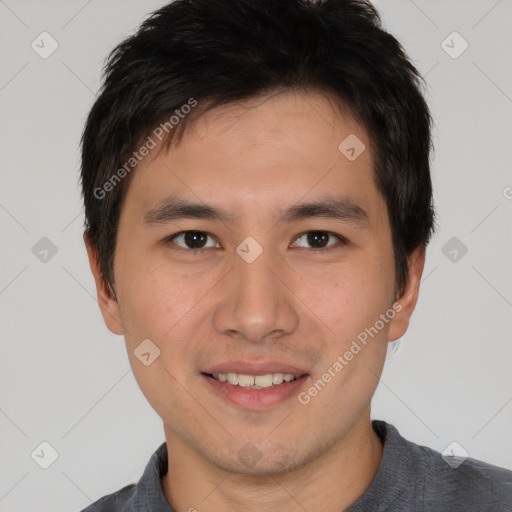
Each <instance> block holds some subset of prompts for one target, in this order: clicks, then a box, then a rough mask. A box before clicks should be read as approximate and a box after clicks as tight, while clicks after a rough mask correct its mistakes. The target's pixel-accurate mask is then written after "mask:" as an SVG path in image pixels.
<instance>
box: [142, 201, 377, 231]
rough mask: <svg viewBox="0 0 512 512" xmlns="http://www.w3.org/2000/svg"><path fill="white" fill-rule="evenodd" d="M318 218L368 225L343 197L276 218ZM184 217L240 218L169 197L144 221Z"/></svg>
mask: <svg viewBox="0 0 512 512" xmlns="http://www.w3.org/2000/svg"><path fill="white" fill-rule="evenodd" d="M315 217H323V218H329V219H334V220H340V221H344V222H348V223H350V224H354V225H357V226H359V227H365V226H368V225H369V218H368V214H367V213H366V211H365V210H364V209H363V208H361V207H360V206H359V205H357V204H356V203H354V201H352V200H351V199H349V198H347V197H344V196H336V197H326V198H321V199H316V200H313V201H310V202H300V203H297V204H294V205H291V206H289V207H288V208H286V209H285V210H283V209H282V208H279V209H278V212H277V215H276V216H275V218H274V220H275V221H276V223H278V222H286V223H290V222H296V221H299V220H304V219H308V218H315ZM182 219H211V220H220V221H222V222H231V223H233V222H235V221H236V220H237V217H236V216H235V215H233V214H232V213H229V212H227V211H226V210H224V209H222V208H218V207H215V206H210V205H207V204H204V203H203V204H201V203H193V202H190V201H188V200H185V199H180V198H177V197H169V198H167V199H165V200H164V201H162V202H161V203H160V204H159V205H158V206H157V207H156V208H153V209H151V210H149V211H148V212H147V213H146V214H145V216H144V224H146V225H159V224H166V223H170V222H173V221H177V220H182Z"/></svg>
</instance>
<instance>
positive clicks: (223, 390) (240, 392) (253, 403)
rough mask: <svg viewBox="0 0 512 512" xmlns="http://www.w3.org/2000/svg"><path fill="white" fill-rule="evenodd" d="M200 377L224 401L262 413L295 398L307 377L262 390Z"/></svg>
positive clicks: (204, 376)
mask: <svg viewBox="0 0 512 512" xmlns="http://www.w3.org/2000/svg"><path fill="white" fill-rule="evenodd" d="M202 377H203V378H204V379H205V380H206V383H207V384H208V385H209V386H210V389H212V390H213V391H214V393H216V394H217V395H219V396H220V397H222V398H224V399H225V400H228V401H229V402H231V403H233V404H235V405H238V406H240V407H242V408H243V409H248V410H252V411H262V410H264V409H269V408H270V407H273V406H275V405H278V404H280V403H281V402H284V401H285V400H287V399H288V398H290V397H292V396H297V395H298V394H299V392H300V389H301V388H302V387H303V386H304V385H305V383H306V381H307V379H308V377H309V375H307V374H306V375H303V376H302V377H300V378H298V379H296V380H292V381H291V382H283V383H282V384H278V385H276V386H271V387H269V388H263V389H252V388H243V387H241V386H233V385H232V384H229V383H227V382H220V381H219V380H217V379H214V378H213V377H209V376H208V375H205V374H202Z"/></svg>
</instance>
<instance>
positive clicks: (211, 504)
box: [86, 92, 425, 512]
mask: <svg viewBox="0 0 512 512" xmlns="http://www.w3.org/2000/svg"><path fill="white" fill-rule="evenodd" d="M349 134H355V135H356V136H357V137H358V138H359V139H360V140H361V141H362V142H363V143H364V144H365V146H366V150H365V151H363V153H362V154H361V155H360V156H359V157H358V158H357V159H356V160H355V161H352V162H351V161H349V160H348V159H347V158H345V156H344V155H343V154H341V152H340V151H339V150H338V145H339V144H340V143H341V141H343V140H344V139H345V138H346V137H347V136H348V135H349ZM371 148H372V143H371V141H370V139H369V137H368V135H367V133H366V131H365V129H364V128H363V127H362V126H361V125H359V124H358V123H357V122H356V121H354V120H353V119H352V118H351V117H350V116H348V115H341V114H340V111H339V110H338V109H336V108H335V107H334V102H333V100H332V98H329V97H328V96H326V95H324V94H321V93H319V92H308V93H281V94H274V95H271V96H267V97H265V98H259V99H255V98H253V99H251V100H248V101H244V102H242V103H238V104H230V105H227V106H224V107H220V108H217V109H216V110H214V111H211V112H209V113H206V114H204V115H203V116H201V117H199V118H198V120H197V121H196V122H195V123H194V124H192V125H191V128H190V129H189V130H188V131H187V132H186V135H185V138H184V139H183V141H182V142H181V144H180V145H178V146H177V147H173V148H172V149H171V151H170V152H168V153H166V152H161V153H156V152H155V151H153V154H152V155H150V156H148V157H147V158H145V159H144V160H143V161H142V162H141V163H140V164H139V166H138V168H137V170H136V171H135V174H134V175H133V181H132V183H131V184H130V187H129V189H128V193H127V196H126V202H125V204H124V206H123V209H122V212H121V218H120V223H119V231H118V235H117V236H118V238H117V245H116V251H115V259H114V274H115V291H116V296H117V299H116V298H114V297H113V296H112V295H111V294H110V293H109V291H108V288H107V287H106V285H105V283H104V281H103V279H102V276H101V273H100V271H99V267H98V261H97V257H96V253H95V251H94V250H93V247H92V246H91V244H90V243H89V242H88V240H87V239H86V246H87V251H88V255H89V261H90V265H91V269H92V272H93V274H94V277H95V281H96V286H97V294H98V302H99V305H100V308H101V311H102V314H103V317H104V320H105V323H106V325H107V327H108V328H109V329H110V330H111V331H112V332H114V333H116V334H119V335H124V336H125V340H126V347H127V351H128V356H129V359H130V363H131V365H132V369H133V373H134V376H135V378H136V380H137V382H138V384H139V385H140V388H141V390H142V392H143V393H144V395H145V396H146V398H147V399H148V401H149V403H150V404H151V406H152V407H153V408H154V409H155V411H156V412H157V413H158V414H159V415H160V417H161V418H162V420H163V422H164V431H165V438H166V442H167V447H168V453H169V461H170V463H169V472H168V473H167V475H166V476H165V477H164V478H163V480H162V486H163V489H164V493H165V496H166V498H167V500H168V501H169V503H170V504H171V505H172V506H173V507H174V509H175V510H176V511H177V512H182V511H187V510H189V509H190V508H192V507H193V508H195V509H196V510H198V511H199V512H203V511H205V512H208V511H211V512H213V511H217V512H219V511H221V512H222V511H228V510H241V511H246V510H247V511H249V510H258V511H271V510H272V511H275V510H280V511H282V512H288V511H296V510H303V509H305V510H322V511H333V512H334V511H340V510H342V509H345V508H347V507H348V506H349V505H350V504H351V503H353V502H354V501H355V500H356V499H357V498H358V497H359V496H361V495H362V494H363V493H364V491H365V490H366V489H367V488H368V487H369V485H370V484H371V481H372V480H373V478H374V476H375V474H376V472H377V470H378V467H379V464H380V462H381V459H382V444H381V442H380V440H379V438H378V437H377V435H376V434H375V433H374V431H373V429H372V427H371V422H370V401H371V398H372V395H373V394H374V391H375V388H376V386H377V384H378V377H379V376H380V374H381V371H382V368H383V364H384V360H385V356H386V349H387V343H388V341H392V340H395V339H397V338H399V337H401V336H402V335H403V334H404V333H405V331H406V330H407V327H408V323H409V318H410V316H411V314H412V312H413V309H414V307H415V305H416V301H417V297H418V289H419V282H420V278H421V274H422V271H423V265H424V259H425V251H424V248H423V247H419V248H418V249H417V250H415V251H414V252H413V253H412V254H411V256H410V271H409V276H408V281H407V285H406V287H405V289H404V290H403V293H402V295H401V297H400V298H399V299H398V302H399V303H400V305H401V310H400V312H399V313H397V314H396V315H395V316H394V318H393V319H392V320H390V321H389V323H386V324H385V327H384V328H383V329H382V330H380V331H379V333H378V335H377V336H375V337H374V338H373V339H371V341H370V342H369V343H368V344H367V345H366V346H365V347H364V348H363V349H362V350H361V351H360V352H359V353H358V354H357V355H356V356H354V358H353V359H352V360H351V361H350V362H349V363H348V364H347V365H346V366H345V367H344V368H343V370H342V371H341V372H339V373H337V374H336V377H335V378H333V379H332V380H331V382H329V383H328V385H326V386H325V388H324V389H323V390H322V391H321V392H319V393H318V394H317V396H315V397H313V398H311V400H310V402H309V403H308V404H307V405H303V404H301V403H300V402H299V401H298V400H297V397H296V396H294V397H292V398H290V399H287V400H286V401H284V402H282V403H280V404H278V405H276V406H274V407H272V408H269V409H265V410H261V411H260V410H258V411H250V410H244V409H243V408H241V407H239V406H236V405H234V404H231V403H228V402H227V401H225V400H224V399H222V398H220V397H218V396H217V395H216V394H214V393H213V392H212V391H211V390H210V389H209V388H208V386H207V385H206V384H205V382H204V377H203V376H202V375H201V371H203V370H204V369H205V368H208V367H209V366H211V365H212V364H217V363H220V362H224V361H229V360H235V359H251V360H261V359H265V358H267V359H277V360H279V361H283V362H286V363H289V364H292V365H294V366H297V367H299V368H303V369H305V370H306V371H307V372H308V373H309V377H308V378H307V383H305V384H304V387H303V388H302V389H301V390H307V388H308V387H309V386H311V385H312V383H314V382H315V381H316V380H317V379H318V378H320V376H321V375H322V374H323V373H324V372H325V371H326V370H327V369H328V368H329V367H331V366H332V365H333V363H334V362H335V361H336V359H337V357H338V356H339V355H340V354H343V353H344V352H345V351H346V350H347V349H348V348H349V347H350V344H351V342H352V340H354V339H356V337H357V335H358V334H359V333H360V332H362V331H364V329H365V328H368V327H370V326H373V325H374V324H375V322H376V320H378V319H379V315H381V314H383V313H385V312H386V310H388V309H389V308H391V307H392V305H393V303H394V302H395V296H394V291H395V289H394V288H395V286H394V285H395V274H394V259H393V247H392V241H391V228H390V224H389V218H388V214H387V209H386V204H385V201H384V198H383V197H382V195H381V194H380V193H379V192H378V190H377V188H376V186H375V182H374V176H373V171H372V151H371ZM329 170H330V171H329ZM333 192H337V193H339V194H342V195H344V196H345V197H347V198H350V199H351V200H352V201H353V202H355V203H356V204H358V205H359V206H360V207H361V208H363V209H364V210H365V211H366V213H367V215H368V224H367V225H366V226H361V225H355V224H352V223H349V222H346V221H343V220H337V219H329V218H310V219H304V220H300V221H297V222H292V223H287V224H285V223H277V224H276V222H275V220H274V218H273V215H274V214H275V212H276V211H278V210H279V209H280V208H285V207H286V206H289V205H292V204H294V203H297V202H299V201H306V200H312V199H318V198H322V197H324V196H326V195H332V194H333ZM170 194H176V195H178V196H180V197H182V198H185V199H189V200H192V201H195V202H204V203H208V204H211V205H214V206H219V207H223V208H224V209H226V210H228V211H229V212H230V213H232V214H234V215H237V217H238V218H237V220H236V221H232V222H221V221H219V220H212V219H207V220H204V219H201V220H197V219H184V220H179V221H175V222H173V223H170V224H167V225H156V226H147V225H144V222H143V218H144V215H145V213H146V212H147V211H148V210H149V209H151V208H154V207H155V206H156V205H158V204H159V202H160V201H162V200H163V199H165V198H166V197H168V196H169V195H170ZM186 230H197V231H203V232H206V233H208V234H210V235H211V236H212V237H211V238H208V239H207V241H206V242H205V243H206V245H207V246H208V247H207V248H205V249H202V252H200V251H198V250H197V249H193V248H189V247H190V245H188V246H187V245H186V243H185V241H184V240H183V238H181V239H174V244H173V243H172V242H171V241H166V239H167V238H168V237H169V236H171V235H174V234H176V233H179V232H182V231H186ZM312 230H314V231H326V232H330V233H334V234H336V235H341V236H343V237H345V238H346V239H347V240H348V241H349V243H348V244H346V245H342V244H341V243H340V241H339V239H337V238H336V237H335V236H334V237H333V238H331V239H329V241H328V245H329V246H330V250H329V251H327V252H323V253H322V252H318V248H316V247H318V246H316V247H315V246H312V245H311V243H308V240H307V238H306V237H301V235H302V234H304V233H307V232H308V231H312ZM248 236H251V237H253V238H254V239H255V240H257V242H258V243H259V244H260V246H261V247H262V248H263V252H262V254H261V255H260V256H259V257H258V258H257V259H256V260H255V261H254V262H253V263H251V264H248V263H247V262H246V261H244V260H243V259H242V258H241V257H240V256H239V255H238V254H237V253H236V251H235V250H236V248H237V246H238V245H239V244H240V243H241V242H242V240H244V239H245V238H246V237H248ZM180 249H181V250H180ZM146 338H149V339H151V340H152V341H153V342H154V343H155V345H157V346H158V347H159V349H160V351H161V353H160V356H159V357H158V358H157V359H156V360H155V361H154V362H153V363H152V364H151V365H149V366H144V365H143V364H141V362H140V361H139V360H138V359H137V358H136V357H135V355H134V350H135V349H136V347H137V346H138V345H139V344H140V343H141V341H142V340H144V339H146ZM249 442H250V443H252V444H253V445H254V446H255V447H257V449H258V450H259V453H261V458H260V459H259V460H258V461H257V463H256V464H255V465H254V466H253V467H250V468H249V467H247V465H244V464H243V463H242V461H240V459H239V458H238V457H237V453H238V452H239V450H240V449H242V448H243V447H244V446H245V445H246V444H247V443H249ZM302 507H303V508H302Z"/></svg>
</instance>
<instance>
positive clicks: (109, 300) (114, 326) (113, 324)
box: [84, 233, 124, 335]
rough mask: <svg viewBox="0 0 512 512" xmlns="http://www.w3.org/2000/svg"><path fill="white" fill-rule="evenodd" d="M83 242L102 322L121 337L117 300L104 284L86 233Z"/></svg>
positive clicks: (92, 246)
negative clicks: (94, 284)
mask: <svg viewBox="0 0 512 512" xmlns="http://www.w3.org/2000/svg"><path fill="white" fill-rule="evenodd" d="M84 242H85V248H86V250H87V256H88V258H89V266H90V267H91V272H92V274H93V276H94V282H95V283H96V295H97V298H98V305H99V306H100V310H101V314H102V315H103V320H104V321H105V324H106V325H107V327H108V329H109V330H110V331H111V332H113V333H114V334H119V335H122V334H124V329H123V327H122V324H121V316H120V314H119V305H118V303H117V299H116V297H115V295H114V294H113V293H112V290H111V289H110V287H109V286H108V285H107V283H106V282H105V279H104V277H103V275H102V273H101V270H100V264H99V259H98V252H97V250H96V247H95V246H94V244H93V243H92V242H91V241H90V239H89V238H88V237H87V234H86V233H84Z"/></svg>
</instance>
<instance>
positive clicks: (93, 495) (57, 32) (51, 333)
mask: <svg viewBox="0 0 512 512" xmlns="http://www.w3.org/2000/svg"><path fill="white" fill-rule="evenodd" d="M164 3H165V2H163V1H160V0H159V1H157V0H151V1H150V0H144V1H141V0H138V1H134V0H132V1H126V0H124V1H117V0H116V1H114V0H101V1H100V0H91V1H86V0H79V1H78V0H77V1H75V0H73V1H69V0H68V1H64V0H62V1H56V0H53V1H40V0H39V1H28V0H0V26H1V32H0V38H1V40H0V42H1V46H0V52H1V58H2V60H1V62H2V66H1V67H0V108H1V125H0V130H1V131H0V143H1V148H2V153H1V154H2V166H1V171H0V176H1V184H0V227H1V233H2V245H1V265H0V319H1V324H0V325H1V358H0V511H8V512H29V511H30V512H40V511H51V512H61V511H62V512H64V511H67V512H68V511H72V510H79V509H82V508H84V507H85V506H86V505H88V504H90V503H91V501H95V500H97V499H98V498H100V497H101V496H103V495H105V494H107V493H111V492H114V491H116V490H118V489H120V488H121V487H123V486H125V485H127V484H129V483H133V482H136V481H137V480H138V478H139V477H140V476H141V474H142V471H143V469H144V467H145V465H146V463H147V461H148V460H149V457H150V455H151V454H152V453H153V451H154V450H155V449H156V448H157V446H158V445H159V444H160V443H161V442H163V441H164V434H163V428H162V423H161V420H160V418H159V417H158V416H157V415H156V413H155V412H154V411H153V410H152V409H151V408H150V406H149V405H148V404H147V403H146V400H145V398H144V396H143V395H142V393H141V392H140V391H139V389H138V386H137V384H136V382H135V380H134V378H133V374H132V372H131V369H130V367H129V363H128V358H127V354H126V349H125V346H124V340H123V338H122V337H119V336H115V335H113V334H111V333H110V332H109V331H108V330H107V328H106V327H105V325H104V323H103V319H102V317H101V315H100V311H99V307H98V305H97V302H96V295H95V288H94V281H93V278H92V274H91V273H90V270H89V267H88V262H87V257H86V252H85V248H84V245H83V242H82V223H83V213H82V206H81V201H80V189H79V186H78V168H79V150H78V144H79V139H80V135H81V130H82V127H83V123H84V120H85V116H86V114H87V112H88V110H89V109H90V107H91V106H92V103H93V101H94V98H95V94H96V91H97V90H98V88H99V85H100V71H101V66H102V63H103V59H104V58H105V57H106V55H107V53H108V52H109V51H110V50H111V49H112V48H113V47H114V46H115V44H117V43H119V42H120V41H121V39H122V38H124V37H125V36H127V35H129V34H131V33H133V31H134V30H135V29H136V27H137V26H138V25H139V23H140V22H141V21H142V20H143V19H144V17H145V16H146V15H147V14H148V13H149V12H150V11H152V10H154V9H155V8H157V7H159V6H161V5H163V4H164ZM375 4H376V6H377V7H378V8H379V9H380V10H381V13H382V16H383V21H384V24H385V25H386V27H387V28H389V29H390V30H391V31H392V32H393V33H394V34H395V36H396V37H398V39H399V40H400V41H401V42H402V44H403V45H404V47H405V49H406V50H407V52H408V53H409V54H410V56H411V58H412V59H413V61H414V62H415V64H416V65H417V67H418V68H419V70H420V71H421V72H422V73H423V74H424V75H426V79H427V82H428V92H427V98H428V100H429V102H430V105H431V109H432V112H433V115H434V118H435V123H436V126H435V132H434V141H435V144H436V152H435V156H434V160H433V180H434V186H435V198H436V203H437V212H438V224H439V230H438V233H437V235H436V236H435V239H434V240H433V242H432V243H431V245H430V246H429V248H428V252H427V262H426V268H425V273H424V279H423V282H422V285H421V291H420V299H419V302H418V305H417V309H416V312H415V314H414V316H413V319H412V324H411V326H410V329H409V331H408V333H407V334H406V336H404V337H403V338H402V340H401V343H400V344H399V345H398V350H397V351H396V353H393V354H392V356H391V357H390V360H389V362H388V364H387V366H386V368H385V371H384V373H383V376H382V379H381V383H380V385H379V387H378V390H377V393H376V396H375V399H374V402H373V417H374V418H380V419H384V420H387V421H390V422H391V423H393V424H394V425H395V426H397V428H398V429H399V431H400V432H401V433H402V435H404V436H405V437H407V438H409V439H411V440H413V441H415V442H417V443H419V444H425V445H427V446H431V447H433V448H435V449H437V450H439V451H443V450H444V449H445V448H446V447H447V446H449V445H450V443H452V442H453V441H456V442H457V443H459V444H460V445H461V446H462V447H463V448H464V449H465V450H466V451H467V452H468V453H469V455H470V456H471V457H474V458H477V459H482V460H485V461H487V462H491V463H493V464H496V465H499V466H505V467H508V468H511V469H512V443H511V441H510V432H511V430H512V429H511V427H512V404H511V401H512V372H511V371H510V370H511V364H510V362H511V356H512V348H511V344H510V340H511V334H512V325H511V308H512V286H511V284H512V279H511V277H512V269H511V265H510V261H512V259H511V255H512V243H511V237H510V234H511V233H512V230H511V227H512V221H511V219H512V217H511V209H512V173H511V170H510V168H511V163H512V154H511V146H512V144H511V135H512V129H511V128H512V116H511V113H512V73H511V68H510V64H509V58H508V56H509V55H510V50H511V43H512V2H511V1H510V0H501V1H495V0H492V1H476V0H475V1H473V0H471V1H467V0H465V1H455V0H452V1H443V2H441V1H420V0H415V1H412V0H391V1H389V0H387V1H384V0H381V1H377V2H375ZM454 31H455V32H457V33H458V34H460V36H459V35H457V34H453V32H454ZM42 32H48V33H49V34H50V36H51V37H52V38H53V39H54V40H55V41H56V42H57V44H58V48H57V49H56V50H55V51H54V53H53V54H52V55H50V56H49V57H47V58H42V57H41V56H40V53H37V52H36V51H35V50H34V49H33V48H32V47H31V44H32V42H33V41H35V44H39V47H42V46H43V43H41V42H40V41H41V38H45V39H44V41H45V43H44V47H45V51H49V49H51V41H50V39H49V38H48V36H46V35H45V36H40V34H41V33H42ZM38 41H39V43H38ZM443 41H445V42H444V43H443ZM465 41H466V42H467V44H468V48H467V49H466V50H465V51H464V52H463V53H462V54H460V55H458V54H459V53H460V51H461V50H462V49H463V48H464V47H465V44H466V43H465ZM36 48H37V47H36ZM42 50H43V49H42V48H39V52H41V51H42ZM450 54H451V55H450ZM454 57H456V58H454ZM45 237H46V238H47V239H49V240H50V241H51V244H49V242H48V240H43V241H42V242H41V239H42V238H45ZM453 237H455V238H456V240H452V238H453ZM37 244H39V245H37ZM447 244H448V245H447ZM461 244H464V246H465V247H466V248H467V252H466V253H465V254H464V250H463V248H462V245H461ZM51 246H54V249H53V252H55V250H56V251H57V252H56V253H55V254H53V253H52V251H51V248H50V249H49V247H51ZM34 247H35V249H34ZM44 250H49V252H48V253H44ZM41 251H43V252H41ZM453 251H456V253H454V252H453ZM45 258H46V261H45ZM454 258H456V259H455V261H453V259H454ZM41 259H43V261H42V260H41ZM42 442H46V443H49V444H50V445H51V447H53V449H54V450H55V451H56V452H57V453H58V458H57V459H56V460H55V462H54V463H53V464H52V465H51V466H49V467H48V468H47V469H43V468H42V467H40V465H39V464H40V463H44V462H42V458H44V457H47V458H48V457H50V456H51V448H49V447H48V446H47V445H42V447H41V443H42ZM41 450H43V452H44V454H45V455H44V457H41V459H40V461H39V463H36V461H37V460H38V458H37V456H36V455H34V456H32V455H31V454H34V453H36V454H37V453H43V452H41ZM48 460H49V459H48ZM48 460H47V462H48Z"/></svg>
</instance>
